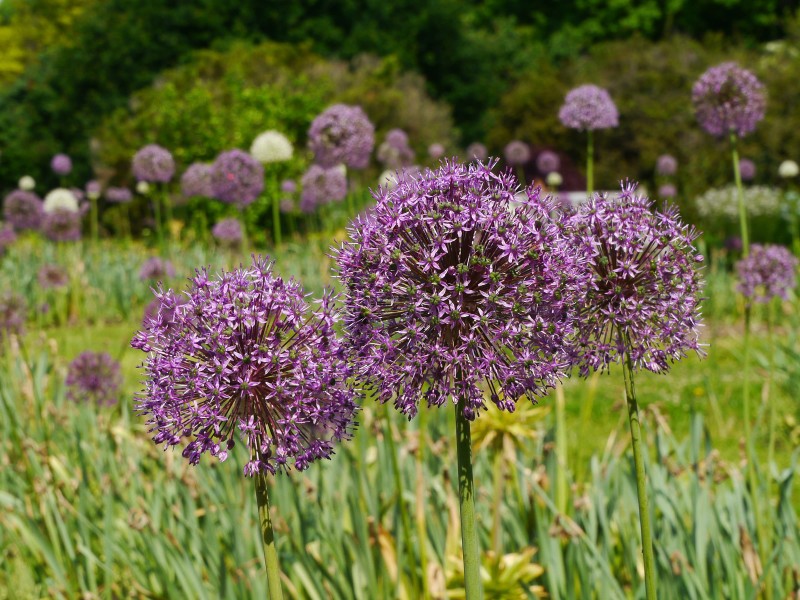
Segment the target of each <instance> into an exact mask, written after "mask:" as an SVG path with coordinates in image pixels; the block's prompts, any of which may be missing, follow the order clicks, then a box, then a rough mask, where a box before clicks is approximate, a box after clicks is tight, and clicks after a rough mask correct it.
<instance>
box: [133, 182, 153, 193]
mask: <svg viewBox="0 0 800 600" xmlns="http://www.w3.org/2000/svg"><path fill="white" fill-rule="evenodd" d="M136 192H137V193H139V194H141V195H142V196H146V195H147V194H149V193H150V184H149V183H147V182H146V181H138V182H137V183H136Z"/></svg>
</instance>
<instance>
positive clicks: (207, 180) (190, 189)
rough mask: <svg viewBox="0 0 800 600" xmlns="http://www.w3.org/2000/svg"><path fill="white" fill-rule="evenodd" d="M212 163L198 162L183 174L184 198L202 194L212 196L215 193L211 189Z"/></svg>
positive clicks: (202, 195)
mask: <svg viewBox="0 0 800 600" xmlns="http://www.w3.org/2000/svg"><path fill="white" fill-rule="evenodd" d="M211 171H212V167H211V165H208V164H206V163H201V162H196V163H192V164H191V165H189V167H188V168H187V169H186V170H185V171H184V172H183V175H181V194H183V197H184V198H194V197H196V196H200V197H203V198H210V197H212V196H213V195H214V192H213V190H212V189H211Z"/></svg>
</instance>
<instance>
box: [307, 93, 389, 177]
mask: <svg viewBox="0 0 800 600" xmlns="http://www.w3.org/2000/svg"><path fill="white" fill-rule="evenodd" d="M308 145H309V147H310V149H311V151H312V152H313V153H314V158H315V160H316V162H317V163H319V164H320V165H322V166H323V167H333V166H335V165H338V164H340V163H343V164H345V165H347V166H348V167H352V168H354V169H363V168H364V167H366V166H367V164H369V157H370V154H371V153H372V147H373V146H374V145H375V127H374V126H373V125H372V123H371V122H370V120H369V118H368V117H367V115H366V113H365V112H364V111H363V110H362V108H361V107H360V106H349V105H347V104H334V105H333V106H331V107H330V108H328V109H327V110H325V111H324V112H323V113H322V114H320V115H318V116H317V117H316V118H315V119H314V121H313V122H312V123H311V127H310V128H309V130H308Z"/></svg>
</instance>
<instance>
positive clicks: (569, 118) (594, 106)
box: [558, 84, 619, 131]
mask: <svg viewBox="0 0 800 600" xmlns="http://www.w3.org/2000/svg"><path fill="white" fill-rule="evenodd" d="M558 118H559V119H560V120H561V123H563V124H564V126H565V127H569V128H570V129H579V130H587V131H593V130H595V129H607V128H609V127H616V126H617V125H618V124H619V114H618V112H617V106H616V105H615V104H614V101H613V100H612V99H611V96H609V94H608V92H607V91H606V90H604V89H603V88H601V87H597V86H596V85H591V84H588V85H581V86H579V87H576V88H575V89H573V90H571V91H570V92H569V93H568V94H567V96H566V98H564V104H563V105H562V106H561V109H560V110H559V111H558Z"/></svg>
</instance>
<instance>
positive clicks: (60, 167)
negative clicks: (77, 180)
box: [50, 154, 72, 175]
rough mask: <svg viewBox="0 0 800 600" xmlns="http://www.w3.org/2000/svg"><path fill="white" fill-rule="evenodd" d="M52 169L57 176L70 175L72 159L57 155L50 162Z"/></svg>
mask: <svg viewBox="0 0 800 600" xmlns="http://www.w3.org/2000/svg"><path fill="white" fill-rule="evenodd" d="M50 168H51V169H53V173H55V174H56V175H69V173H70V171H72V159H71V158H70V157H69V156H67V155H66V154H56V155H55V156H54V157H53V159H52V160H51V161H50Z"/></svg>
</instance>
